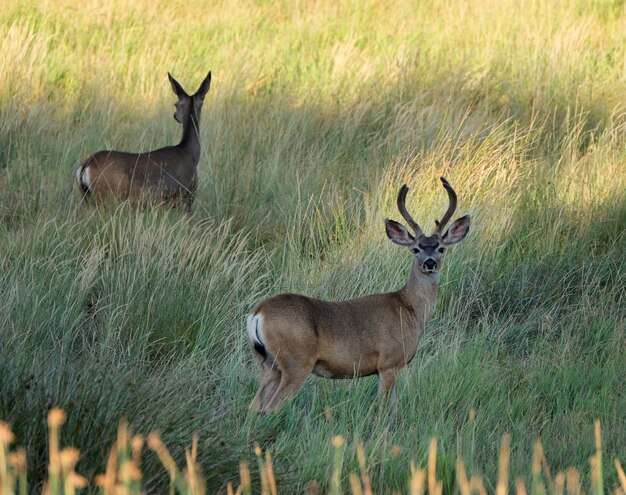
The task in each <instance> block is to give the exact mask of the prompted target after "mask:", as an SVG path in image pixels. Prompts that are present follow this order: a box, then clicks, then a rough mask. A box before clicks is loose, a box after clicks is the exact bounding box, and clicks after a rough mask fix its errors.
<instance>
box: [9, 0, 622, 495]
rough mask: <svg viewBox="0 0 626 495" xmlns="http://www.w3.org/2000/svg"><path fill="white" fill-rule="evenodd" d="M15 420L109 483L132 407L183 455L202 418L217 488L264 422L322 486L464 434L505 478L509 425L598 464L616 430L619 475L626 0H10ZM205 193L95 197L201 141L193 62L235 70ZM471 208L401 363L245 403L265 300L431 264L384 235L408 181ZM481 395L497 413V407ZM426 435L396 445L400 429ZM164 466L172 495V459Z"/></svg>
mask: <svg viewBox="0 0 626 495" xmlns="http://www.w3.org/2000/svg"><path fill="white" fill-rule="evenodd" d="M0 33H1V34H2V35H1V36H0V81H2V84H0V253H1V256H0V335H1V338H0V418H2V419H4V420H6V421H8V422H9V423H10V425H11V427H12V429H13V431H14V432H15V434H16V436H17V440H18V443H20V444H21V445H23V446H25V447H26V449H27V452H28V456H29V459H30V465H29V479H30V481H31V483H32V484H34V485H37V483H40V482H41V480H42V478H43V477H44V476H45V466H46V462H47V461H46V448H47V445H46V420H45V418H46V413H47V411H48V409H49V408H50V407H52V406H59V407H62V408H63V409H65V411H66V412H67V415H68V419H67V423H66V425H65V426H64V429H63V435H64V437H63V439H64V443H65V444H71V445H74V446H76V447H78V448H79V449H80V450H81V452H82V458H81V461H80V462H79V464H78V467H77V470H78V471H79V472H80V473H82V474H84V475H86V476H93V475H94V474H95V473H97V472H101V471H102V470H103V469H104V465H105V462H106V453H107V452H108V449H109V448H110V445H111V443H112V441H113V440H114V438H115V431H116V428H117V424H118V421H119V420H120V418H121V417H123V416H125V417H126V418H128V421H129V423H130V427H131V429H132V430H133V431H136V432H141V433H147V432H148V431H151V430H155V429H156V430H158V431H159V432H160V433H161V436H162V437H163V439H164V441H165V443H166V444H167V445H168V446H169V447H170V448H171V450H172V452H173V453H174V454H175V455H176V457H177V458H178V459H181V458H182V456H183V455H184V454H183V447H184V446H185V445H188V444H189V441H190V439H191V435H192V433H193V432H197V433H198V434H199V439H200V443H199V459H200V461H201V463H202V465H203V467H204V472H205V475H206V477H207V483H208V487H209V489H210V490H213V491H215V490H218V489H223V487H224V483H225V482H226V481H228V480H235V479H237V476H238V464H239V461H240V460H241V459H251V460H252V459H254V454H253V445H254V444H255V442H258V443H259V444H260V445H261V446H262V447H263V448H264V449H265V448H267V449H269V450H270V451H271V452H272V455H273V458H274V469H275V473H276V477H277V481H278V485H279V488H280V489H281V490H283V491H284V492H285V493H298V492H302V491H303V489H304V487H305V486H306V484H307V483H308V482H309V481H310V480H312V479H316V480H317V481H318V483H319V484H320V485H321V486H322V487H325V486H326V483H327V480H328V479H329V478H330V461H331V458H332V455H333V451H332V449H331V447H330V438H331V437H332V436H333V435H336V434H342V435H343V436H344V437H345V439H346V447H345V451H344V454H343V455H344V456H345V459H344V462H345V465H346V466H347V467H348V468H351V467H354V466H356V465H357V460H356V457H355V448H356V445H357V444H358V443H359V442H363V443H364V446H365V450H366V453H367V456H368V460H369V466H370V471H371V476H372V479H373V483H374V486H375V487H376V488H377V489H378V491H380V492H391V491H392V490H396V489H397V490H400V489H405V487H406V482H407V479H408V473H409V463H410V461H415V462H416V463H417V465H424V464H425V463H426V458H427V451H428V441H429V439H430V438H431V437H437V438H438V440H439V458H438V466H439V467H438V469H439V475H440V476H441V479H442V480H443V481H444V489H446V490H450V491H452V490H454V462H455V460H456V458H457V457H458V456H462V457H463V458H464V459H465V462H466V465H467V468H468V471H469V472H473V473H481V474H484V475H485V476H486V477H487V478H488V479H491V480H495V478H496V472H497V466H498V464H497V462H498V461H497V453H498V449H499V444H500V439H501V437H502V435H503V434H505V433H507V432H508V433H510V434H511V439H512V451H511V470H512V472H513V473H514V475H516V476H517V475H520V476H525V477H528V476H529V475H530V463H529V459H530V457H531V454H532V451H533V445H534V442H535V441H536V439H538V438H541V439H542V441H543V444H544V448H545V453H546V457H547V458H548V460H549V461H550V462H551V467H552V468H553V469H554V470H555V471H556V470H557V469H564V468H565V467H567V466H570V465H573V466H576V467H578V468H579V469H581V471H582V473H583V475H584V476H588V458H589V456H590V455H592V454H593V452H594V450H595V447H594V435H593V428H594V426H593V422H594V420H595V419H596V418H598V419H599V420H600V422H601V424H602V429H603V442H604V459H605V461H604V462H605V471H606V473H607V479H606V482H605V486H606V487H607V489H610V488H611V487H613V486H615V485H616V483H617V475H616V474H615V472H614V469H612V462H613V459H614V458H615V457H620V458H621V459H622V461H624V460H625V459H626V379H625V375H626V256H625V253H626V234H625V230H626V147H625V145H626V8H625V6H624V2H623V1H617V0H615V1H611V0H596V1H592V0H589V1H582V0H580V1H556V0H554V1H553V0H527V1H514V0H481V1H478V0H476V1H470V0H465V1H461V0H459V1H447V2H440V1H435V0H433V1H426V0H424V1H407V0H395V1H388V2H387V1H369V0H368V1H364V0H354V1H342V2H336V1H334V0H328V1H325V0H320V1H315V2H305V1H294V2H292V1H279V0H267V1H257V2H243V1H242V2H236V1H223V2H205V1H201V0H186V1H181V0H168V1H155V0H136V1H132V2H131V1H127V0H112V1H109V2H106V4H105V2H98V1H95V0H94V1H85V2H79V3H76V2H74V1H73V0H72V1H70V0H67V1H65V0H47V1H40V0H20V1H16V0H5V1H3V2H2V3H1V4H0ZM209 69H210V70H212V71H213V84H212V88H211V90H210V93H209V95H208V96H207V99H206V101H205V105H204V109H203V116H202V123H201V127H202V130H201V139H202V145H203V150H202V154H201V159H200V164H199V175H200V184H199V187H198V195H197V200H196V202H195V205H194V214H193V216H192V217H190V218H187V217H185V216H184V215H183V214H181V212H179V211H176V210H171V211H170V210H168V209H166V208H160V209H156V210H154V211H150V210H146V209H143V210H142V209H138V208H135V207H129V206H128V205H120V206H119V207H117V208H113V209H111V210H110V211H102V210H93V209H89V208H84V207H83V206H82V205H81V204H80V197H79V194H78V192H77V190H76V188H75V187H74V185H73V173H74V170H75V168H76V167H77V166H78V165H79V163H80V162H81V161H82V160H83V159H84V158H85V157H86V156H88V155H90V154H91V153H93V152H95V151H97V150H100V149H120V150H127V151H145V150H149V149H151V148H155V147H160V146H163V145H166V144H170V143H174V142H176V141H177V140H178V139H179V136H180V132H181V128H180V126H179V125H178V124H177V123H176V122H175V121H174V119H173V118H172V114H173V111H174V107H173V104H174V102H175V97H174V95H173V94H172V92H171V89H170V87H169V83H168V81H167V71H170V72H171V73H172V74H173V75H174V77H176V78H177V79H178V80H179V81H180V82H181V84H182V85H183V86H184V87H185V88H186V89H187V90H188V91H189V92H191V91H195V89H196V87H197V85H199V83H200V82H201V80H202V79H203V78H204V76H205V75H206V73H207V71H208V70H209ZM441 175H444V176H446V177H447V178H448V179H449V181H450V182H451V183H452V184H453V186H454V187H455V189H456V190H457V192H458V194H459V208H458V211H457V214H458V216H460V215H462V214H465V213H470V214H471V215H472V217H473V223H472V229H471V231H470V234H469V236H468V238H467V239H466V241H465V242H464V243H462V244H460V245H459V246H457V247H455V248H453V249H451V250H450V252H449V254H448V256H447V259H446V263H445V267H444V270H443V273H442V284H441V288H440V295H439V302H438V309H437V312H436V315H435V318H434V319H433V321H432V322H431V324H430V325H429V326H428V328H427V331H426V333H425V335H424V338H423V340H422V343H421V345H420V347H419V350H418V353H417V356H416V358H415V360H414V361H413V362H412V363H411V365H410V366H409V367H407V368H406V369H405V370H404V371H403V372H402V373H401V374H400V379H399V383H398V393H399V412H398V415H397V416H396V417H395V418H394V417H391V416H390V414H389V411H388V410H387V409H386V408H385V407H384V406H382V407H381V406H380V404H379V402H378V401H377V400H376V378H374V377H373V378H367V379H362V380H352V381H330V380H320V379H317V378H313V377H312V378H310V379H309V380H308V381H307V383H306V385H305V387H304V388H303V390H302V391H301V393H300V394H299V395H298V397H297V398H296V399H295V400H294V401H293V402H292V403H290V404H289V405H288V406H286V407H284V408H283V409H282V410H281V411H280V412H278V413H277V414H272V415H267V416H257V415H254V414H250V413H249V412H248V405H249V403H250V401H251V400H252V397H253V395H254V392H255V389H256V386H257V369H256V365H255V363H254V362H253V360H252V357H251V354H250V352H249V350H248V348H247V343H246V341H245V338H244V321H245V316H246V314H247V313H248V312H249V311H250V309H251V308H252V307H253V306H254V304H255V303H256V302H257V301H258V300H259V299H260V298H262V297H266V296H269V295H273V294H277V293H279V292H282V291H296V292H302V293H306V294H309V295H312V296H317V297H322V298H331V299H343V298H349V297H354V296H359V295H362V294H366V293H371V292H380V291H387V290H393V289H395V288H398V287H399V286H400V285H402V284H403V283H404V281H405V278H406V277H407V275H408V270H409V266H410V256H409V254H408V253H407V252H406V250H404V249H401V248H399V247H397V246H394V245H392V244H391V242H389V241H388V240H387V238H386V236H385V233H384V224H383V219H384V218H385V217H391V218H396V219H399V214H398V213H397V210H396V209H395V196H396V194H397V191H398V189H399V187H400V186H401V185H402V184H403V183H405V182H406V183H407V184H408V185H409V186H410V187H411V191H410V193H409V207H410V210H411V211H412V212H413V214H414V216H415V217H416V218H417V219H418V221H420V223H421V224H422V225H423V226H425V227H427V228H429V227H434V223H433V221H434V219H435V218H438V216H440V215H441V214H442V212H443V210H444V208H445V206H446V201H447V199H446V195H445V193H444V190H443V189H442V188H441V186H440V184H439V182H438V177H439V176H441ZM472 411H473V412H474V413H475V416H474V414H473V413H472ZM394 446H399V447H400V449H398V448H393V447H394ZM147 462H148V466H147V467H146V471H145V479H144V482H145V486H146V488H147V489H148V490H150V491H155V490H160V489H162V488H165V486H167V476H166V473H164V472H163V471H162V470H160V469H159V468H158V460H157V459H156V457H155V456H151V457H150V456H148V458H147Z"/></svg>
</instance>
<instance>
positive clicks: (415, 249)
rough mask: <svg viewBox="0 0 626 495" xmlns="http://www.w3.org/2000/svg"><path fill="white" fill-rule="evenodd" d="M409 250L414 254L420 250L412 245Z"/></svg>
mask: <svg viewBox="0 0 626 495" xmlns="http://www.w3.org/2000/svg"><path fill="white" fill-rule="evenodd" d="M411 251H413V252H414V253H415V254H417V253H419V252H420V250H419V249H417V248H416V247H414V248H413V249H411Z"/></svg>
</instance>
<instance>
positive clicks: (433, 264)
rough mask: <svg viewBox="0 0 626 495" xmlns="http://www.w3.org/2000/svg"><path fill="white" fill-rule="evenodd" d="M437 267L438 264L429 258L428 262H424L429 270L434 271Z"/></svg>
mask: <svg viewBox="0 0 626 495" xmlns="http://www.w3.org/2000/svg"><path fill="white" fill-rule="evenodd" d="M436 267H437V262H436V261H435V260H434V259H432V258H428V259H427V260H426V261H424V268H426V269H427V270H434V269H435V268H436Z"/></svg>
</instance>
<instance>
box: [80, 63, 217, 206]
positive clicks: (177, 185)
mask: <svg viewBox="0 0 626 495" xmlns="http://www.w3.org/2000/svg"><path fill="white" fill-rule="evenodd" d="M167 76H168V78H169V80H170V84H171V86H172V90H173V91H174V93H175V94H176V96H178V101H177V102H176V113H174V118H175V119H176V120H177V121H178V122H179V123H180V124H182V125H183V136H182V139H181V140H180V143H179V144H177V145H175V146H167V147H165V148H159V149H157V150H154V151H148V152H145V153H125V152H122V151H109V150H105V151H98V152H97V153H95V154H93V155H91V156H90V157H89V158H87V160H85V161H84V162H83V164H82V165H81V166H80V167H79V168H78V169H77V170H76V181H77V182H78V186H79V188H80V190H81V192H82V194H83V197H84V198H85V199H86V200H87V199H93V200H94V201H95V202H101V201H103V200H105V199H106V198H109V197H111V196H112V197H115V198H117V199H121V200H124V199H137V198H139V197H142V196H144V195H145V196H147V197H148V198H152V199H156V200H158V201H160V202H168V201H171V202H176V203H179V204H182V205H184V207H185V210H186V211H187V212H188V213H190V212H191V205H192V203H193V200H194V193H195V190H196V186H197V182H198V171H197V166H198V160H199V159H200V137H199V128H200V112H201V110H202V104H203V103H204V97H205V96H206V94H207V92H208V91H209V88H210V86H211V72H209V73H208V75H207V76H206V78H205V79H204V81H202V84H200V88H199V89H198V91H196V92H195V93H194V94H193V95H191V96H190V95H188V94H187V92H186V91H185V90H184V89H183V87H182V86H181V85H180V84H179V83H178V81H176V79H174V78H173V77H172V75H171V74H170V73H169V72H168V74H167Z"/></svg>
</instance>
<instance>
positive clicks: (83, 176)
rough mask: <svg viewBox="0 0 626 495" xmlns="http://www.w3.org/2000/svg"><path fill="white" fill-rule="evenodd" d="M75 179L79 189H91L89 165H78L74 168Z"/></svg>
mask: <svg viewBox="0 0 626 495" xmlns="http://www.w3.org/2000/svg"><path fill="white" fill-rule="evenodd" d="M76 181H77V182H78V185H79V186H80V187H81V189H84V190H86V191H91V181H90V180H89V166H87V167H84V168H83V167H82V166H80V167H78V168H77V169H76Z"/></svg>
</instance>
